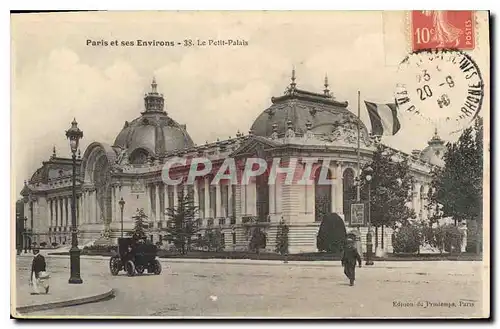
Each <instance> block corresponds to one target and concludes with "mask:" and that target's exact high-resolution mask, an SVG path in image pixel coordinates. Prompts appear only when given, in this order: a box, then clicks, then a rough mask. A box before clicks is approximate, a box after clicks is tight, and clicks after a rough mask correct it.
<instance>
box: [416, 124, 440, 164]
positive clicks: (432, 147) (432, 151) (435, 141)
mask: <svg viewBox="0 0 500 329" xmlns="http://www.w3.org/2000/svg"><path fill="white" fill-rule="evenodd" d="M427 144H429V145H428V146H427V147H426V148H425V149H424V150H423V151H422V153H421V154H420V159H422V160H424V161H426V162H429V163H430V164H433V165H435V166H440V167H444V164H445V163H444V160H443V156H444V153H445V152H446V146H445V145H444V141H443V140H442V139H441V138H440V137H439V135H438V133H437V129H436V131H435V132H434V136H433V137H432V139H431V140H430V141H428V142H427Z"/></svg>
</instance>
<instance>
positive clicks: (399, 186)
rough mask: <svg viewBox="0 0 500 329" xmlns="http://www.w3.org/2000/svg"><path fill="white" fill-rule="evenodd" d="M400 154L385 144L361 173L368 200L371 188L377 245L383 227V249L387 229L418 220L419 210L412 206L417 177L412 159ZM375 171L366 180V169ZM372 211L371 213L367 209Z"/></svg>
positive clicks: (365, 196)
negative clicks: (412, 168) (413, 176)
mask: <svg viewBox="0 0 500 329" xmlns="http://www.w3.org/2000/svg"><path fill="white" fill-rule="evenodd" d="M397 157H398V155H397V154H396V153H395V152H394V151H393V150H392V149H389V148H387V147H386V146H383V145H381V144H379V145H377V149H376V151H375V152H374V154H373V158H372V162H371V163H369V164H366V165H365V166H364V168H363V170H362V172H361V192H362V195H363V198H364V199H365V200H368V188H370V198H371V202H370V214H371V224H372V225H373V226H374V227H375V246H376V247H377V246H378V228H379V227H382V248H383V247H384V240H383V237H384V234H383V232H384V231H383V230H384V226H388V227H391V228H393V229H394V228H396V223H401V224H408V220H409V219H410V218H415V217H416V216H415V211H414V210H413V209H410V208H409V207H408V205H407V204H408V202H410V201H411V198H412V194H411V192H412V190H413V188H412V186H413V178H412V176H411V175H410V166H409V163H408V159H406V158H399V159H398V158H397ZM368 166H370V167H371V168H372V169H373V173H372V174H371V175H372V179H371V181H370V182H368V181H367V180H366V175H367V174H366V171H365V169H366V168H367V167H368ZM367 211H368V210H367Z"/></svg>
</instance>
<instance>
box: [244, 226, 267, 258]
mask: <svg viewBox="0 0 500 329" xmlns="http://www.w3.org/2000/svg"><path fill="white" fill-rule="evenodd" d="M266 240H267V237H266V234H265V233H264V232H262V230H261V229H260V228H258V227H257V228H255V229H254V230H253V232H252V237H251V238H250V243H249V245H248V248H249V249H250V250H252V251H256V252H259V250H260V249H263V248H265V247H266Z"/></svg>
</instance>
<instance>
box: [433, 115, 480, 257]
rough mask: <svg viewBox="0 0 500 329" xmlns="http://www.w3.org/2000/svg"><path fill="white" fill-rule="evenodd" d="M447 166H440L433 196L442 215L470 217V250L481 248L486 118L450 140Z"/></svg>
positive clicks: (468, 235) (458, 219)
mask: <svg viewBox="0 0 500 329" xmlns="http://www.w3.org/2000/svg"><path fill="white" fill-rule="evenodd" d="M443 159H444V161H445V166H444V168H442V169H440V170H437V171H436V173H435V177H434V179H433V182H432V187H433V189H432V192H431V196H432V198H433V199H434V200H435V203H436V204H440V205H442V209H441V210H442V216H444V217H453V219H454V220H455V224H456V223H457V222H462V221H464V220H466V221H467V251H476V252H477V253H480V252H481V251H482V224H483V223H482V217H483V209H482V203H483V121H482V118H480V117H479V118H477V119H476V121H475V122H474V125H473V126H471V127H468V128H466V129H465V130H464V131H463V132H462V134H461V136H460V137H459V139H458V141H457V142H455V143H448V144H447V145H446V152H445V154H444V157H443Z"/></svg>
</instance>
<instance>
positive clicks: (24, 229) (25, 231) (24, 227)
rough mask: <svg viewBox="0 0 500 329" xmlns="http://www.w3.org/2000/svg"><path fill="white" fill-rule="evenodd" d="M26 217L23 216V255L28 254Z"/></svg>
mask: <svg viewBox="0 0 500 329" xmlns="http://www.w3.org/2000/svg"><path fill="white" fill-rule="evenodd" d="M26 225H28V217H26V216H24V226H23V245H24V253H25V254H27V253H28V228H27V227H26Z"/></svg>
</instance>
